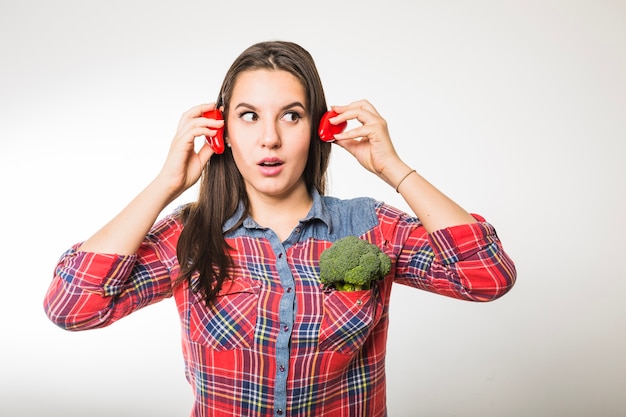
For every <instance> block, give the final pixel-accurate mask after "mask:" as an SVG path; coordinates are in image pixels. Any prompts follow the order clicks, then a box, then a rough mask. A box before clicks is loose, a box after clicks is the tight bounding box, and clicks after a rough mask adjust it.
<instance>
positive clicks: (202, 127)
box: [156, 103, 224, 200]
mask: <svg viewBox="0 0 626 417" xmlns="http://www.w3.org/2000/svg"><path fill="white" fill-rule="evenodd" d="M214 108H215V103H210V104H201V105H199V106H194V107H192V108H191V109H189V110H187V111H186V112H185V113H183V115H182V116H181V118H180V121H179V123H178V129H177V130H176V135H175V136H174V139H173V140H172V143H171V145H170V149H169V152H168V154H167V158H166V160H165V163H164V165H163V168H162V169H161V171H160V172H159V174H158V176H157V179H156V181H157V182H158V183H160V184H163V186H164V187H166V188H167V193H168V194H169V195H170V199H171V200H173V199H174V198H176V197H178V196H179V195H180V194H181V193H183V192H184V191H185V190H186V189H188V188H189V187H191V186H192V185H193V184H195V183H196V182H197V181H198V179H199V178H200V174H202V170H203V169H204V167H205V166H206V164H207V162H208V161H209V159H210V158H211V156H212V155H213V154H214V153H215V152H214V151H213V149H212V148H211V146H210V145H209V144H208V143H207V142H206V141H205V142H203V144H202V146H201V147H200V149H199V150H198V151H197V152H196V150H195V138H196V137H200V136H205V137H206V136H214V135H215V134H216V133H217V129H219V128H220V127H222V126H224V121H223V120H213V119H207V118H204V117H202V114H203V113H204V112H206V111H209V110H213V109H214Z"/></svg>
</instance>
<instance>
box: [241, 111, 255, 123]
mask: <svg viewBox="0 0 626 417" xmlns="http://www.w3.org/2000/svg"><path fill="white" fill-rule="evenodd" d="M239 118H240V119H243V120H244V121H246V122H254V121H256V120H258V119H259V116H258V115H257V114H256V113H254V112H251V111H245V112H242V113H239Z"/></svg>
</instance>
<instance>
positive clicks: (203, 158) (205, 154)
mask: <svg viewBox="0 0 626 417" xmlns="http://www.w3.org/2000/svg"><path fill="white" fill-rule="evenodd" d="M214 153H215V151H214V150H213V148H212V147H211V146H210V145H209V144H208V143H207V142H204V143H203V144H202V146H201V147H200V149H199V150H198V159H199V160H200V164H201V165H202V167H205V166H206V164H207V162H209V159H211V156H213V154H214Z"/></svg>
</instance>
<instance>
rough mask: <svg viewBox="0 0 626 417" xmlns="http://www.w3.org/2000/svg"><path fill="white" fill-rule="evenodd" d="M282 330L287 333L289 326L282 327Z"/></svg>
mask: <svg viewBox="0 0 626 417" xmlns="http://www.w3.org/2000/svg"><path fill="white" fill-rule="evenodd" d="M283 330H284V331H286V332H288V331H289V326H287V325H286V324H285V325H284V326H283Z"/></svg>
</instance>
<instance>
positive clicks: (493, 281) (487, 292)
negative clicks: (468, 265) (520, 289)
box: [465, 257, 517, 302]
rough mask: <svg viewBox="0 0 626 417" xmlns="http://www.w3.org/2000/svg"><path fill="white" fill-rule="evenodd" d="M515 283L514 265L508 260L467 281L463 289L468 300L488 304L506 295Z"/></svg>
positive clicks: (515, 272)
mask: <svg viewBox="0 0 626 417" xmlns="http://www.w3.org/2000/svg"><path fill="white" fill-rule="evenodd" d="M516 281H517V271H516V269H515V265H514V264H513V262H512V261H511V260H510V259H509V258H508V257H505V259H503V260H501V262H498V263H496V264H494V265H493V266H492V267H490V268H486V269H484V270H483V271H482V273H481V274H479V276H478V277H475V278H473V279H470V280H469V284H468V285H467V286H466V288H465V290H466V291H465V292H466V295H467V297H468V299H469V300H471V301H477V302H490V301H495V300H497V299H499V298H502V297H503V296H504V295H506V294H508V293H509V292H510V291H511V289H512V288H513V286H514V285H515V282H516Z"/></svg>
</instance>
